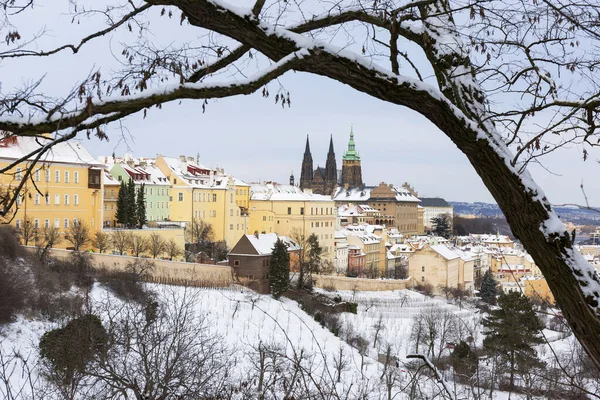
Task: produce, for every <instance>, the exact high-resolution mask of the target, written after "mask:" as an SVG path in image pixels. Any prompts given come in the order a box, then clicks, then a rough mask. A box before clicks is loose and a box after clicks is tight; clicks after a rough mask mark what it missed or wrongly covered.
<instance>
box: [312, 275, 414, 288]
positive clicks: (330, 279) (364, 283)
mask: <svg viewBox="0 0 600 400" xmlns="http://www.w3.org/2000/svg"><path fill="white" fill-rule="evenodd" d="M313 279H314V280H315V286H316V287H318V288H324V287H327V288H334V289H335V290H358V291H364V292H367V291H373V292H379V291H383V290H402V289H408V288H411V287H412V286H413V284H414V282H413V278H412V277H409V278H408V279H363V278H348V277H345V276H333V275H313Z"/></svg>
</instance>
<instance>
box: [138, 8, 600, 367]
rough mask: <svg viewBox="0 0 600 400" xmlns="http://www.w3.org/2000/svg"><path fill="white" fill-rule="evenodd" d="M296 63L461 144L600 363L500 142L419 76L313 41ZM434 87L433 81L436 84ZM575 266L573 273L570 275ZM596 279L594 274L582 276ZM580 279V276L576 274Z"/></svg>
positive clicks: (585, 316)
mask: <svg viewBox="0 0 600 400" xmlns="http://www.w3.org/2000/svg"><path fill="white" fill-rule="evenodd" d="M148 2H149V3H153V4H164V5H174V6H176V7H178V8H180V9H181V10H182V11H183V12H184V14H185V15H186V17H187V18H188V21H189V22H190V24H192V25H195V26H198V27H203V28H206V29H210V30H213V31H215V32H218V33H221V34H224V35H226V36H229V37H231V38H233V39H235V40H237V41H239V42H241V43H243V44H246V45H249V46H250V47H252V48H254V49H256V50H258V51H259V52H261V53H262V54H264V55H266V56H267V57H269V58H270V59H272V60H275V61H277V60H280V59H282V58H283V57H285V56H287V55H289V54H291V53H293V52H294V51H297V50H299V48H298V46H297V44H296V43H295V42H294V40H293V39H290V38H288V37H284V35H280V34H277V33H276V32H272V31H269V30H268V29H266V28H263V27H261V26H260V25H259V24H258V23H257V22H256V21H255V20H253V19H252V18H248V17H244V16H241V15H238V14H235V13H233V12H230V11H226V10H224V9H222V8H219V6H218V5H215V4H214V3H212V2H208V1H206V0H162V1H159V0H148ZM309 52H310V55H309V56H307V57H305V58H304V59H303V60H302V64H301V65H300V66H299V67H298V68H297V70H299V71H304V72H309V73H313V74H317V75H321V76H325V77H328V78H331V79H334V80H337V81H339V82H342V83H344V84H347V85H349V86H351V87H353V88H354V89H356V90H358V91H361V92H364V93H366V94H369V95H371V96H373V97H376V98H379V99H381V100H384V101H387V102H390V103H394V104H398V105H402V106H405V107H408V108H410V109H412V110H414V111H416V112H418V113H419V114H421V115H423V116H424V117H426V118H427V119H429V120H430V121H431V122H432V123H433V124H434V125H436V126H437V127H438V128H439V129H440V130H441V131H442V132H444V133H445V134H446V135H447V136H448V137H449V138H450V139H451V140H452V141H453V142H454V144H455V145H456V146H457V147H458V148H459V149H460V151H462V152H463V153H464V154H465V155H466V156H467V158H468V159H469V161H470V163H471V164H472V165H473V167H474V168H475V170H476V171H477V173H478V174H479V176H480V177H481V179H482V180H483V183H484V184H485V186H486V187H487V188H488V190H489V191H490V193H491V194H492V196H493V197H494V199H495V200H496V201H497V202H498V205H499V206H500V208H501V210H502V212H503V213H504V215H505V216H506V219H507V221H508V223H509V225H510V227H511V229H512V231H513V233H514V234H515V236H516V237H517V238H518V239H519V240H520V241H521V242H522V244H523V245H524V246H525V249H527V251H528V252H529V254H531V256H532V257H533V259H534V260H535V263H536V264H537V266H538V267H539V268H540V270H541V271H542V273H543V274H544V277H545V278H546V279H547V282H548V285H549V286H550V289H551V290H552V293H553V294H554V297H555V298H556V301H557V303H558V304H559V305H560V307H561V309H562V311H563V315H564V317H565V318H566V320H567V321H568V322H569V324H570V326H571V328H572V329H573V332H574V333H575V336H576V337H577V338H578V340H579V341H580V343H581V344H582V345H583V347H584V349H585V350H586V352H587V353H588V355H589V356H590V357H591V359H592V360H593V361H594V363H595V365H596V366H597V367H598V368H600V340H598V338H600V318H599V309H598V302H597V300H596V299H597V298H598V297H600V293H597V294H596V296H595V297H592V296H590V297H588V298H586V295H585V294H584V293H583V291H582V285H585V282H584V281H583V279H578V278H581V277H583V273H582V272H581V271H574V270H572V269H571V267H570V266H569V264H568V263H567V261H566V260H567V257H568V254H567V253H568V251H570V249H572V243H571V239H570V237H569V235H568V233H567V232H564V233H563V234H561V235H560V237H556V238H552V239H547V238H546V236H545V235H544V233H543V232H542V231H541V230H540V228H541V226H542V223H543V222H544V221H546V220H547V219H548V218H549V217H550V213H551V212H552V211H551V208H550V206H549V205H547V204H543V203H542V202H541V201H540V200H538V199H537V198H536V196H537V193H531V190H530V188H528V187H526V186H525V185H524V184H523V181H522V179H521V177H520V176H518V175H517V174H516V173H515V172H514V170H513V169H512V168H511V167H509V166H508V164H507V162H506V161H505V160H504V159H503V158H502V157H501V156H500V154H499V153H498V150H497V148H503V146H504V145H503V144H494V143H492V140H493V139H483V138H481V137H478V132H477V131H476V130H474V129H472V128H471V125H470V124H472V123H473V121H469V120H467V118H466V117H461V116H460V115H459V113H457V111H456V109H455V108H453V106H451V105H450V104H449V103H448V102H447V100H446V99H443V98H440V96H438V95H436V94H435V93H433V92H432V91H429V90H427V89H426V88H425V87H423V85H421V84H415V83H413V82H411V81H405V82H404V81H399V80H400V79H401V78H400V77H398V78H395V77H390V76H389V75H386V74H383V73H379V72H378V71H377V70H376V69H374V68H371V67H370V66H367V65H364V64H361V63H359V62H357V61H355V60H353V59H350V58H345V57H341V56H338V55H337V54H332V53H329V52H327V51H321V50H320V49H318V48H312V49H309ZM436 90H437V89H436ZM578 274H581V275H579V276H576V275H578ZM585 278H586V279H595V280H596V282H597V280H598V278H597V276H595V277H594V276H590V277H585ZM580 281H581V282H580Z"/></svg>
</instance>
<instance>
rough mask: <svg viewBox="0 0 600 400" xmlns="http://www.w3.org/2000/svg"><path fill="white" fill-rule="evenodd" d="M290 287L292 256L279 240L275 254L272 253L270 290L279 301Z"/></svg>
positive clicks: (275, 247)
mask: <svg viewBox="0 0 600 400" xmlns="http://www.w3.org/2000/svg"><path fill="white" fill-rule="evenodd" d="M289 285H290V254H289V253H288V250H287V246H286V245H285V243H283V242H282V241H281V239H277V241H276V242H275V246H274V247H273V252H272V253H271V263H270V265H269V288H270V289H271V294H272V295H273V297H274V298H276V299H278V298H279V297H281V295H282V294H283V293H284V292H285V291H286V290H287V289H288V286H289Z"/></svg>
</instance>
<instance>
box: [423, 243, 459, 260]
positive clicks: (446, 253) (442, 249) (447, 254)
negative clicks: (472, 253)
mask: <svg viewBox="0 0 600 400" xmlns="http://www.w3.org/2000/svg"><path fill="white" fill-rule="evenodd" d="M430 247H431V249H432V250H433V251H435V252H436V253H438V254H439V255H441V256H442V257H444V258H445V259H446V260H454V259H456V258H459V257H460V256H459V255H458V254H456V253H455V252H454V251H452V249H450V248H449V247H448V246H445V245H443V244H438V245H436V246H430Z"/></svg>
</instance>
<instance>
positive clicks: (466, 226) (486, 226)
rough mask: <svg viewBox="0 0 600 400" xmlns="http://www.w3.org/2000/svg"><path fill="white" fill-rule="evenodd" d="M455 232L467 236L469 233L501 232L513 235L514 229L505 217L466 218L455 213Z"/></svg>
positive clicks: (453, 221) (453, 224)
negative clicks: (512, 229)
mask: <svg viewBox="0 0 600 400" xmlns="http://www.w3.org/2000/svg"><path fill="white" fill-rule="evenodd" d="M452 226H453V230H454V234H455V235H458V236H466V235H469V234H486V233H499V234H500V235H506V236H510V237H512V231H511V230H510V227H509V226H508V222H506V218H504V217H477V218H465V217H462V216H460V215H457V214H455V215H454V217H453V220H452Z"/></svg>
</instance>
